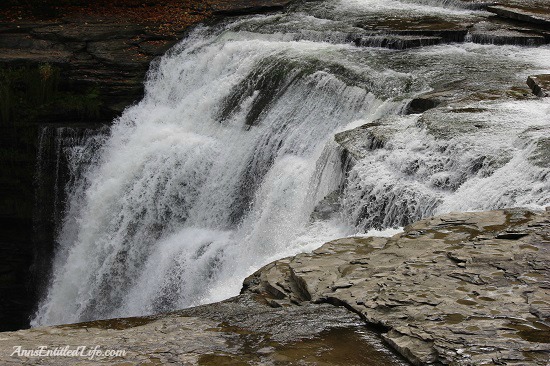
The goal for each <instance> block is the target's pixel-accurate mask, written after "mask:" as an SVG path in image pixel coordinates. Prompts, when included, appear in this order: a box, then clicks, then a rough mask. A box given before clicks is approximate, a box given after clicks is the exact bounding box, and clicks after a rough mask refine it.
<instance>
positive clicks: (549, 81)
mask: <svg viewBox="0 0 550 366" xmlns="http://www.w3.org/2000/svg"><path fill="white" fill-rule="evenodd" d="M527 85H529V87H530V88H531V90H532V91H533V94H535V95H536V96H538V97H548V96H550V74H543V75H533V76H529V77H528V78H527Z"/></svg>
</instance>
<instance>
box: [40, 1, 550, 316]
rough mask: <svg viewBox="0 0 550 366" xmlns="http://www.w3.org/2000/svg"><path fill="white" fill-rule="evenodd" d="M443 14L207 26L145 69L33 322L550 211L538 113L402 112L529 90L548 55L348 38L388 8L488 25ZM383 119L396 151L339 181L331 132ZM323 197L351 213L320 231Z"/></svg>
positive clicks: (74, 203)
mask: <svg viewBox="0 0 550 366" xmlns="http://www.w3.org/2000/svg"><path fill="white" fill-rule="evenodd" d="M442 3H444V2H437V1H431V2H430V1H419V2H418V3H415V2H412V1H410V2H409V1H403V2H398V1H376V4H378V5H377V7H375V8H372V6H373V3H372V2H370V1H326V2H311V3H308V2H306V3H305V4H303V5H301V6H298V7H297V8H296V9H294V10H293V11H291V12H289V13H288V14H277V15H268V16H256V17H248V18H239V19H236V20H234V21H233V22H230V23H226V24H221V25H218V26H214V27H211V28H206V27H199V28H197V29H195V30H194V31H193V32H192V33H191V34H190V35H189V37H188V38H187V39H185V40H184V41H182V43H180V44H179V45H178V46H176V47H175V48H174V49H172V50H171V51H170V52H169V53H168V54H167V55H165V56H164V57H163V58H162V59H161V60H160V61H159V62H158V63H157V64H155V65H154V66H153V67H152V68H151V70H150V73H149V78H148V80H147V84H146V96H145V98H144V99H143V100H142V101H141V102H140V103H139V104H137V105H135V106H133V107H131V108H128V109H127V110H126V112H125V113H124V114H123V116H122V117H121V118H120V119H118V120H117V121H115V124H114V125H113V127H112V129H111V134H110V137H109V138H108V139H107V141H106V142H105V144H104V145H103V146H102V148H101V149H100V151H99V159H97V162H96V163H94V164H91V165H90V166H88V167H87V168H86V171H85V172H84V174H82V175H81V176H80V178H79V179H78V181H77V182H76V183H75V185H74V186H72V188H71V191H70V192H69V200H68V203H67V209H66V217H65V219H64V220H63V225H62V228H61V230H60V233H59V236H58V239H57V245H58V248H57V251H56V257H55V262H54V269H53V275H52V279H51V283H50V287H49V290H48V292H47V295H46V296H45V298H44V300H43V301H42V302H41V304H40V306H39V309H38V311H37V313H36V315H35V317H34V319H33V321H32V324H33V325H34V326H38V325H47V324H61V323H71V322H78V321H84V320H93V319H102V318H111V317H121V316H132V315H143V314H151V313H158V312H163V311H169V310H174V309H179V308H185V307H190V306H194V305H199V304H204V303H208V302H213V301H218V300H222V299H225V298H228V297H230V296H232V295H235V294H237V293H238V291H239V289H240V287H241V283H242V279H243V278H244V277H245V276H246V275H248V274H250V273H251V272H252V271H254V270H255V269H257V268H259V267H260V266H261V265H263V264H265V263H267V262H270V261H272V260H274V259H277V258H280V257H283V256H287V255H292V254H295V253H298V252H302V251H307V250H311V249H313V248H315V247H317V246H319V245H320V244H321V243H323V242H326V241H328V240H330V239H333V238H337V237H341V236H346V235H349V234H352V233H355V232H357V231H363V230H366V229H370V228H373V227H375V228H387V227H392V226H400V225H404V224H407V223H409V222H411V221H413V220H415V219H418V218H420V217H425V216H427V215H431V214H433V213H436V212H448V211H452V210H476V209H490V208H499V207H507V206H514V205H524V206H531V207H542V206H544V205H547V204H548V203H549V202H550V198H549V197H548V195H547V192H548V189H549V188H550V187H549V184H548V173H549V169H548V166H547V165H546V166H545V165H544V164H540V163H539V162H538V161H537V156H538V155H537V154H539V152H540V143H541V141H542V139H543V137H544V135H545V134H546V135H547V131H548V122H549V121H548V109H549V107H548V105H547V104H544V102H542V101H540V100H536V99H533V100H527V101H521V102H519V101H516V100H513V99H510V100H506V101H502V100H497V101H494V102H493V101H491V99H490V98H483V97H482V96H480V97H479V99H477V100H474V99H472V100H468V101H466V102H465V103H466V107H465V110H462V111H461V112H457V113H454V114H452V113H449V114H448V115H445V116H444V117H442V116H443V115H435V116H433V118H430V115H429V114H427V115H426V116H424V115H423V116H420V115H409V116H403V115H402V112H403V110H404V107H405V106H406V104H407V102H408V101H409V100H410V99H411V98H412V97H414V96H415V95H417V94H419V93H421V92H425V91H428V90H431V89H433V88H436V87H441V86H442V85H449V88H451V87H452V85H453V83H454V85H457V84H458V85H460V87H468V88H471V89H472V90H476V88H477V89H480V90H481V89H482V88H484V89H491V88H498V87H500V86H501V85H503V84H504V85H506V84H509V83H510V80H517V79H524V77H523V75H524V73H525V72H526V70H538V69H542V68H543V67H544V62H548V61H549V60H550V49H549V48H548V47H547V46H545V47H540V48H533V49H523V48H519V47H514V46H493V45H475V44H470V43H467V44H449V45H440V46H432V47H426V48H422V49H414V50H405V51H394V50H389V49H382V48H362V47H357V46H355V45H354V43H350V42H349V39H350V37H351V36H352V35H356V34H357V32H360V29H358V28H357V24H358V23H360V22H362V21H364V20H365V19H370V18H372V17H373V16H376V14H380V13H384V12H387V11H388V10H391V11H398V12H406V13H407V14H408V13H410V12H412V13H418V14H419V15H422V14H426V13H430V14H433V13H435V14H436V16H438V17H442V18H445V19H447V20H448V19H455V18H456V19H458V20H463V19H470V18H475V17H476V16H478V15H477V14H476V12H474V11H471V10H463V9H459V8H457V7H444V6H442V5H440V4H442ZM430 4H431V5H430ZM384 14H385V13H384ZM341 19H345V21H344V20H341ZM528 60H534V61H532V62H529V61H528ZM520 76H521V77H520ZM455 88H456V86H455ZM468 103H469V104H468ZM474 107H475V108H477V110H476V113H474V111H473V110H472V109H468V108H474ZM480 111H481V113H478V112H480ZM374 121H382V122H377V123H379V124H380V126H382V127H384V129H381V132H380V133H382V137H383V139H384V144H383V145H382V146H381V147H380V148H378V149H374V150H372V151H370V152H369V153H368V154H366V155H365V156H363V157H362V158H361V159H359V160H358V161H356V162H355V163H354V165H353V166H352V167H350V170H349V171H345V170H344V169H343V164H342V151H341V149H340V147H339V146H338V145H337V144H336V143H335V142H334V135H335V134H336V133H339V132H342V131H345V130H348V129H350V128H355V127H358V126H361V125H364V124H367V123H372V122H374ZM367 150H368V149H367ZM73 159H75V161H74V162H73V163H77V162H78V159H79V158H78V156H77V155H74V156H73ZM327 196H332V197H335V198H334V199H335V200H336V201H337V202H338V205H336V206H335V207H339V209H338V210H336V212H335V213H333V214H331V215H329V217H321V218H319V217H317V216H315V215H314V216H313V217H312V212H313V211H314V209H315V207H316V206H317V205H318V204H319V202H321V201H322V200H323V199H324V198H325V197H327Z"/></svg>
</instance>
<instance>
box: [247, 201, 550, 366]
mask: <svg viewBox="0 0 550 366" xmlns="http://www.w3.org/2000/svg"><path fill="white" fill-rule="evenodd" d="M549 270H550V212H533V211H529V210H523V209H509V210H501V211H492V212H477V213H460V214H458V213H453V214H447V215H443V216H440V217H435V218H430V219H427V220H422V221H420V222H417V223H415V224H413V225H410V226H408V227H406V228H405V232H404V233H402V234H398V235H396V236H394V237H392V238H372V237H370V238H345V239H340V240H336V241H333V242H330V243H327V244H325V245H324V246H323V247H321V248H320V249H318V250H316V251H314V252H313V253H308V254H300V255H298V256H296V257H293V258H287V259H283V260H279V261H277V262H274V263H272V264H269V265H267V266H266V267H264V268H262V269H260V270H259V271H258V272H256V273H255V274H254V275H252V276H250V277H249V278H248V279H246V280H245V290H246V291H249V292H253V293H257V294H260V295H262V296H264V297H265V298H266V299H268V300H267V301H269V302H270V303H271V304H272V305H273V306H288V305H292V304H304V303H309V302H313V303H332V304H335V305H343V306H345V307H346V308H348V309H350V310H352V311H354V312H356V313H357V314H360V315H361V317H362V318H363V319H365V321H366V322H368V323H371V324H376V325H379V326H382V327H384V328H385V329H386V330H387V331H386V333H385V335H384V337H385V339H386V340H387V341H388V342H389V343H390V344H391V345H392V346H393V347H394V348H395V349H396V350H398V351H399V352H400V353H401V354H402V355H404V356H405V357H406V358H407V359H409V360H410V361H411V362H412V363H414V364H417V365H420V364H440V363H442V364H453V365H504V364H506V365H527V364H529V365H547V362H548V360H549V359H550V358H549V357H550V344H549V343H550V337H549V336H550V326H549V324H548V321H549V320H550V272H549Z"/></svg>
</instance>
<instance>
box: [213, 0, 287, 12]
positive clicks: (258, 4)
mask: <svg viewBox="0 0 550 366" xmlns="http://www.w3.org/2000/svg"><path fill="white" fill-rule="evenodd" d="M291 2H292V0H237V1H229V2H227V3H224V4H216V5H214V6H213V13H214V14H216V15H246V14H258V13H265V12H271V11H280V10H283V9H284V8H285V7H286V6H288V5H289V4H290V3H291Z"/></svg>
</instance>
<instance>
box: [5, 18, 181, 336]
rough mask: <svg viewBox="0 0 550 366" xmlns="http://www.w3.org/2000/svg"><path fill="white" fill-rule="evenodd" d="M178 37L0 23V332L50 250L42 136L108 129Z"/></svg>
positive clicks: (110, 27)
mask: <svg viewBox="0 0 550 366" xmlns="http://www.w3.org/2000/svg"><path fill="white" fill-rule="evenodd" d="M179 37H181V34H180V35H179V36H177V35H170V36H164V38H163V36H162V35H159V34H152V33H149V32H148V29H147V27H146V26H135V25H124V24H102V23H96V24H88V25H85V24H84V25H83V24H78V23H63V24H57V23H50V22H38V23H34V24H17V23H12V24H0V140H1V147H0V164H1V169H0V170H1V173H0V174H1V175H0V193H1V194H0V197H1V198H0V208H1V209H0V215H1V220H0V230H1V232H2V235H1V236H0V258H2V260H1V262H0V330H13V329H20V328H24V327H27V326H28V317H29V315H30V314H31V312H32V310H33V304H35V303H36V301H37V296H38V293H39V292H38V289H39V288H40V287H43V286H44V284H45V282H46V281H45V276H46V272H45V271H47V268H48V267H49V264H50V260H51V254H52V251H53V249H54V248H53V239H54V229H55V224H56V222H55V220H54V217H55V215H54V214H53V213H54V212H53V210H54V209H55V208H54V207H53V205H54V201H56V200H55V199H54V196H55V195H58V194H60V193H59V192H54V183H55V180H56V176H55V174H54V170H52V169H51V168H52V162H53V161H54V160H55V158H56V157H55V156H53V155H51V153H52V151H53V149H52V148H51V145H52V144H54V143H55V141H54V140H53V139H52V136H49V137H48V138H46V140H45V141H42V143H43V144H45V145H46V146H43V147H42V148H43V149H45V150H44V151H46V154H45V156H43V159H44V161H43V164H44V165H43V166H42V167H41V169H42V174H41V178H40V182H39V184H37V182H35V175H36V173H37V153H38V149H39V144H40V142H41V141H40V136H42V135H43V134H42V131H43V130H44V128H47V127H48V126H50V128H52V127H53V126H57V127H59V126H73V127H75V128H90V127H92V128H94V127H96V126H101V125H103V124H105V123H110V121H112V120H113V118H115V117H116V116H117V115H119V114H120V113H121V112H122V111H123V109H124V108H125V107H126V106H128V105H131V104H132V103H134V102H135V101H137V100H139V99H140V98H141V96H142V94H143V80H144V77H145V73H146V71H147V69H148V67H149V63H150V62H151V60H152V59H153V58H154V57H155V56H156V55H159V54H162V53H163V52H164V51H165V50H166V49H167V48H168V47H170V46H171V45H172V44H174V43H175V42H176V41H177V39H178V38H179ZM48 145H50V147H48ZM48 151H49V153H47V152H48ZM57 201H59V199H57ZM33 218H34V219H33ZM33 263H34V265H33ZM29 269H31V270H29Z"/></svg>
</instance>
